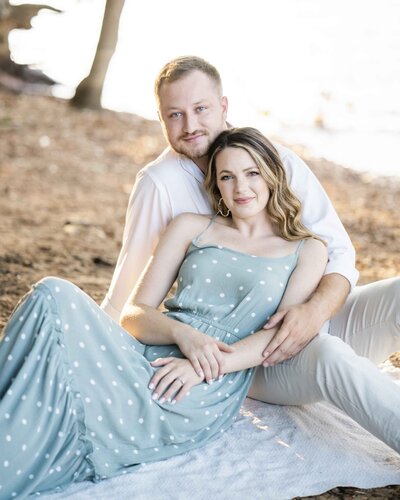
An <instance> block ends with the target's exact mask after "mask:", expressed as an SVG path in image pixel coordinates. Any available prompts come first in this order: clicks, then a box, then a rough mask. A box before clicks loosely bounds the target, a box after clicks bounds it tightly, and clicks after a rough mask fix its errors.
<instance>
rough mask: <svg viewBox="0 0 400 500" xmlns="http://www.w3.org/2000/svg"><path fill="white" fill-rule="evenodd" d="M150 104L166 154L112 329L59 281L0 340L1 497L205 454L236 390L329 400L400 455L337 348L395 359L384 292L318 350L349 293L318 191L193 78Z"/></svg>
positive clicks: (148, 186)
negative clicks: (198, 450)
mask: <svg viewBox="0 0 400 500" xmlns="http://www.w3.org/2000/svg"><path fill="white" fill-rule="evenodd" d="M156 93H157V97H158V105H159V113H160V119H161V122H162V124H163V127H164V131H165V134H166V136H167V138H168V140H169V142H170V144H171V146H172V147H173V148H174V150H176V151H179V153H177V152H174V150H168V151H167V153H166V154H164V155H163V156H162V157H161V158H160V159H158V160H157V161H156V162H155V163H154V164H153V165H151V166H149V167H147V169H144V170H143V171H142V172H141V173H140V174H139V176H138V182H137V184H136V186H135V189H134V192H133V195H132V197H131V200H130V207H129V209H128V222H127V226H126V230H125V239H124V246H123V249H122V251H121V256H120V259H119V261H118V264H117V269H116V272H115V275H114V279H113V283H112V286H111V290H110V293H109V295H108V301H109V304H108V305H107V304H106V305H105V308H106V310H107V311H110V310H111V309H110V308H111V307H112V306H113V307H114V309H115V313H114V314H115V315H117V316H115V317H116V319H118V320H119V322H120V324H121V325H122V327H123V328H122V327H121V326H119V325H118V324H117V323H116V322H115V321H113V320H112V319H111V318H110V317H109V316H108V315H107V314H106V313H105V312H104V311H101V310H100V308H98V306H97V305H96V304H95V303H94V302H93V301H92V300H91V299H90V298H89V297H88V296H87V295H85V294H84V293H83V292H81V291H80V290H79V289H78V288H77V287H75V286H74V285H72V284H71V283H69V282H67V281H64V280H60V279H57V278H46V279H44V280H42V281H41V282H39V283H38V284H37V285H35V286H34V288H33V290H32V291H31V292H30V293H29V294H28V295H27V296H26V297H25V298H24V299H23V301H22V302H21V303H20V304H19V306H18V307H17V308H16V310H15V311H14V313H13V315H12V316H11V318H10V320H9V322H8V324H7V326H6V330H5V337H4V339H3V341H2V343H1V344H0V366H1V367H2V368H1V377H0V397H1V400H0V410H1V420H0V431H1V432H0V434H1V435H2V436H5V441H4V446H3V447H2V449H3V453H2V455H3V457H4V458H3V461H2V463H1V464H0V485H1V486H2V495H5V498H8V497H10V498H12V497H13V496H19V497H24V496H27V495H29V494H31V493H34V492H38V491H39V492H42V491H52V490H57V489H60V488H61V487H64V486H67V485H69V484H71V483H72V482H76V481H83V480H87V479H90V480H93V481H98V480H101V479H103V478H107V477H111V476H114V475H117V474H121V473H124V472H126V471H129V470H132V469H133V468H134V467H135V464H139V463H142V462H147V461H154V460H161V459H164V458H168V457H171V456H173V455H176V454H179V453H183V452H185V451H188V450H190V449H192V448H195V447H198V446H201V445H203V444H205V443H206V442H207V441H208V440H209V439H211V438H213V437H216V436H218V435H219V434H220V433H221V432H224V431H225V430H226V429H227V428H229V426H230V425H231V423H232V422H233V420H234V419H235V416H236V414H237V412H238V410H239V407H240V404H241V403H242V401H243V399H244V398H245V397H246V394H247V393H248V392H249V391H250V395H251V396H252V397H256V398H258V399H261V400H263V401H268V402H272V403H279V404H302V403H308V402H310V401H317V400H320V399H327V400H329V401H331V402H333V403H334V404H336V405H337V406H338V407H340V408H342V409H343V410H345V411H346V412H347V413H348V414H349V415H350V416H352V417H353V418H354V419H355V420H357V421H358V422H359V423H360V424H361V425H363V426H364V427H365V428H367V429H368V430H370V431H371V432H372V433H374V434H375V435H376V436H377V437H379V438H380V439H382V440H384V441H385V442H386V443H387V444H388V445H390V446H392V447H393V448H394V449H395V450H397V451H399V452H400V431H399V429H398V428H399V426H398V416H399V415H398V412H399V410H398V408H399V407H400V406H399V402H400V394H399V390H398V388H397V387H396V386H395V385H394V384H393V383H392V382H391V381H390V380H389V379H387V378H386V377H385V376H384V375H382V374H381V373H380V372H379V370H378V369H377V368H375V367H374V365H373V364H372V363H371V362H370V361H368V360H367V359H366V358H363V357H360V356H358V355H357V354H356V353H355V352H354V351H353V349H352V348H351V347H350V346H349V345H347V343H349V344H351V345H352V347H353V348H354V349H355V351H356V352H357V353H358V354H361V355H363V356H366V355H367V354H369V351H368V349H370V350H371V352H372V353H373V354H374V355H375V361H381V360H382V359H384V358H385V357H386V356H387V355H388V354H389V353H391V352H392V351H393V350H395V349H398V348H399V331H398V324H396V323H395V320H393V322H392V323H391V321H392V319H391V318H392V316H393V317H394V315H395V311H394V307H395V306H394V302H395V300H396V299H395V296H394V288H395V287H397V288H398V283H397V282H396V281H390V280H389V281H388V282H382V283H379V284H375V285H371V286H370V287H369V288H368V287H365V288H367V291H366V292H365V293H366V296H367V299H365V297H364V294H363V292H362V291H359V290H357V289H356V290H354V291H353V292H352V294H351V295H350V297H349V299H347V301H346V303H345V306H344V308H343V309H342V312H340V313H339V314H338V315H336V317H335V318H334V319H333V321H331V325H330V332H329V334H328V333H320V334H319V335H318V336H316V333H317V332H314V331H313V330H314V329H315V325H316V324H317V323H321V324H322V323H323V322H324V321H325V320H326V319H329V318H330V316H332V314H333V312H334V311H336V310H338V309H339V308H340V305H341V303H342V302H343V301H344V299H345V295H346V293H347V292H348V289H349V287H350V285H349V282H351V281H353V279H354V278H355V271H354V269H353V267H352V265H353V264H352V262H353V261H352V257H353V255H352V249H351V246H350V243H349V242H348V238H347V235H346V234H345V233H344V230H343V228H342V226H341V225H340V223H339V221H338V219H337V216H336V215H335V213H334V212H333V209H332V207H331V205H330V203H329V201H328V200H327V198H326V195H324V193H323V191H322V189H321V188H320V187H319V185H318V183H317V181H316V180H315V179H314V178H313V177H312V175H311V174H310V173H309V172H308V171H307V170H306V167H305V166H304V165H303V164H301V163H300V162H299V160H298V159H297V158H296V157H294V156H293V155H292V154H291V153H290V152H288V151H284V150H281V149H279V150H277V149H276V148H275V147H274V146H273V145H272V144H271V143H270V142H269V141H268V140H267V139H266V138H265V137H263V136H262V135H261V134H260V133H259V132H257V131H256V130H254V129H251V128H241V129H229V130H228V129H227V127H226V122H225V120H226V111H227V102H226V99H225V98H224V97H222V91H221V85H220V79H219V76H218V73H217V72H216V70H215V68H213V67H212V66H210V65H209V64H208V63H206V62H205V61H203V60H201V59H199V58H195V57H189V58H179V59H177V60H174V61H172V62H171V63H169V64H168V65H167V66H166V67H165V68H164V69H163V70H162V71H161V73H160V76H159V79H158V80H157V84H156ZM207 153H208V154H207ZM190 158H191V159H190ZM285 160H286V162H289V167H288V164H287V163H285ZM290 162H292V164H291V165H290ZM208 165H209V167H208ZM298 166H299V170H300V172H298V171H297V167H298ZM207 167H208V168H207ZM291 167H294V168H293V170H292V171H291V170H290V169H291ZM303 172H304V175H303ZM204 174H206V179H205V183H204V185H205V189H204V188H203V180H204ZM297 175H299V176H300V177H301V178H303V180H302V179H297V182H298V187H300V189H299V191H300V193H301V188H302V187H303V186H302V183H303V184H304V185H305V186H306V189H307V192H308V194H309V196H315V197H316V200H315V204H316V206H315V207H313V206H312V205H313V203H314V200H313V199H312V200H305V199H303V200H302V201H303V213H302V218H300V215H301V214H300V211H301V206H300V201H299V198H301V196H299V198H298V197H297V195H296V194H295V192H297V189H295V187H296V186H292V187H293V190H292V189H291V188H290V187H289V186H288V182H287V177H288V178H289V179H291V180H292V181H293V179H294V178H296V176H297ZM174 190H176V191H174ZM206 193H207V194H208V196H209V200H210V201H207V199H206ZM178 195H179V196H178ZM188 198H189V199H190V202H189V203H188ZM185 202H187V203H186V204H185ZM180 204H181V205H180ZM166 205H167V206H168V205H169V207H170V210H171V211H172V212H170V213H169V212H168V210H167V208H166ZM161 208H163V210H162V211H161ZM164 208H165V210H164ZM140 211H142V213H141V215H140V217H139V218H138V219H135V217H136V214H137V213H138V212H140ZM182 212H200V213H201V212H204V213H206V214H208V215H195V214H193V213H192V214H188V213H186V214H183V215H180V216H179V217H176V216H177V215H179V213H182ZM210 214H214V215H210ZM307 217H308V218H309V219H310V220H309V221H308V220H307ZM171 218H174V220H173V222H172V223H171V224H169V225H168V228H167V229H166V230H165V231H164V234H163V235H162V237H161V239H160V241H159V244H158V246H157V250H156V252H155V253H154V256H153V257H151V258H150V259H149V262H148V264H147V267H146V270H145V272H144V273H143V274H142V275H141V277H140V279H138V275H136V276H135V275H134V276H133V277H132V279H133V280H134V283H131V284H130V283H127V282H128V281H129V278H130V277H129V278H128V275H130V274H132V272H131V271H130V270H129V265H131V264H129V260H130V259H131V262H132V261H133V266H135V265H143V267H144V264H145V263H146V261H147V257H146V252H147V256H148V257H149V256H150V255H151V253H152V245H153V244H154V243H155V241H156V240H157V239H158V236H159V235H160V233H161V232H163V230H164V226H166V225H167V223H168V222H169V219H171ZM303 222H304V225H303ZM308 222H310V223H308ZM157 228H158V232H157V230H156V229H157ZM146 234H147V235H148V238H147V239H146V240H142V238H143V237H144V235H146ZM136 238H140V239H141V244H140V245H136V244H135V239H136ZM149 240H150V241H149ZM325 242H326V243H327V247H326V246H325V244H324V243H325ZM131 245H133V247H132V246H131ZM146 245H149V246H148V247H146ZM132 248H133V249H134V253H132V252H131V251H130V250H132ZM141 258H142V259H143V260H144V262H143V261H142V262H140V259H141ZM327 260H328V263H327ZM135 261H138V263H137V262H135ZM324 273H325V275H324V276H323V277H322V275H323V274H324ZM175 280H177V285H178V286H177V291H176V294H175V296H174V297H173V298H172V299H169V300H167V301H166V302H165V306H166V308H167V309H168V312H167V313H166V314H163V313H161V312H159V311H158V309H157V308H158V306H159V305H160V303H161V302H162V300H163V299H164V297H165V296H166V294H167V293H168V291H169V289H170V287H171V285H172V283H173V282H174V281H175ZM128 288H130V290H127V289H128ZM124 294H125V297H123V295H124ZM354 296H355V298H353V297H354ZM374 299H375V301H374ZM329 301H330V302H331V304H327V302H329ZM364 302H365V303H366V304H367V306H368V309H367V310H365V309H363V310H362V308H363V303H364ZM119 307H120V308H121V309H120V312H119V311H118V308H119ZM277 310H278V312H277V313H275V311H277ZM379 310H382V316H383V315H384V316H383V317H382V318H379V317H378V316H377V311H379ZM343 311H344V312H343ZM368 314H369V315H370V317H373V323H374V324H372V321H371V323H369V324H368V325H365V324H364V325H363V324H361V323H360V322H361V319H360V318H358V317H357V315H359V316H360V317H362V320H363V321H364V322H366V321H369V316H368ZM304 315H305V316H307V321H308V322H309V323H310V324H311V326H309V327H308V328H307V327H306V326H305V325H304V323H305V321H304V320H302V318H303V317H304ZM347 316H348V318H347ZM268 317H270V320H269V324H268V328H266V329H265V328H263V327H264V325H265V323H266V321H267V318H268ZM354 322H358V326H357V328H356V327H355V326H354ZM297 325H300V326H297ZM320 326H321V325H318V328H317V330H318V329H319V328H320ZM334 327H335V328H336V330H334V329H333V328H334ZM373 327H374V328H373ZM299 330H301V331H300V335H299ZM311 331H312V333H311ZM339 336H342V337H343V340H345V341H346V342H347V343H345V342H343V340H341V339H340V338H338V337H339ZM313 337H314V338H313ZM376 346H378V347H376ZM266 350H267V351H268V352H269V355H268V354H267V353H266V352H265V351H266ZM285 353H286V354H285ZM285 358H289V359H287V360H285V361H283V362H282V360H283V359H285ZM262 363H264V364H265V365H268V366H267V367H262V366H259V365H261V364H262ZM257 366H258V368H257V369H255V368H254V367H257Z"/></svg>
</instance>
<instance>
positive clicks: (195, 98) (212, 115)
mask: <svg viewBox="0 0 400 500" xmlns="http://www.w3.org/2000/svg"><path fill="white" fill-rule="evenodd" d="M227 109H228V102H227V99H226V97H221V96H220V93H219V90H218V88H217V85H216V84H215V83H214V81H213V80H211V78H210V77H209V76H207V75H206V74H205V73H203V72H202V71H197V70H196V71H192V72H190V73H188V74H187V75H185V76H184V77H183V78H181V79H180V80H177V81H175V82H172V83H167V84H164V85H162V86H161V89H160V92H159V118H160V122H161V125H162V128H163V131H164V135H165V137H166V139H167V141H168V142H169V144H170V145H171V147H172V149H174V150H175V151H176V152H177V153H181V154H184V155H186V156H187V157H189V158H191V159H192V160H193V161H195V162H196V160H199V159H200V158H203V157H204V156H205V155H206V154H207V151H208V148H209V147H210V145H211V143H212V142H213V140H214V139H215V138H216V137H217V135H218V134H219V133H220V132H222V130H224V129H226V114H227Z"/></svg>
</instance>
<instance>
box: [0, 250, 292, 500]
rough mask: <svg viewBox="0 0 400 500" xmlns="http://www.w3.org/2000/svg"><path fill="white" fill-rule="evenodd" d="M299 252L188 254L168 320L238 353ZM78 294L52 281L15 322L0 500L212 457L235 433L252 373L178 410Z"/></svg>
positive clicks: (157, 353) (123, 335)
mask: <svg viewBox="0 0 400 500" xmlns="http://www.w3.org/2000/svg"><path fill="white" fill-rule="evenodd" d="M297 255H298V252H297V251H296V252H295V253H293V254H291V255H288V256H286V257H282V258H266V257H256V256H252V255H248V254H244V253H241V252H238V251H235V250H230V249H228V248H224V247H221V246H217V245H207V246H200V245H199V244H198V242H197V240H194V241H193V242H192V244H191V245H190V247H189V249H188V251H187V255H186V258H185V261H184V262H183V264H182V266H181V269H180V272H179V275H178V289H177V293H176V296H175V297H174V298H173V299H170V300H168V301H166V303H165V305H166V308H167V309H168V312H167V313H166V314H168V315H169V316H170V317H172V318H175V319H176V320H177V321H182V322H185V323H188V324H190V325H192V326H193V327H194V328H196V329H198V330H199V331H201V332H204V333H205V334H207V335H210V336H211V337H213V338H216V339H219V340H221V341H224V342H226V343H227V344H232V343H234V342H236V341H237V340H239V339H242V338H244V337H246V336H248V335H251V334H252V333H253V332H255V331H257V330H258V329H260V328H261V327H262V326H263V325H264V324H265V322H266V319H267V318H268V316H269V315H271V314H272V313H273V312H274V311H275V310H276V308H277V306H278V304H279V302H280V300H281V297H282V295H283V292H284V290H285V287H286V284H287V281H288V278H289V276H290V274H291V272H292V271H293V269H294V267H295V265H296V261H297ZM165 356H182V355H181V353H180V351H179V350H178V348H177V347H176V346H175V345H167V346H145V345H143V344H141V343H140V342H138V341H137V340H135V339H134V338H133V337H132V336H131V335H129V334H128V333H127V332H126V331H125V330H123V329H122V328H121V327H120V326H119V325H118V324H117V323H115V322H114V321H113V320H111V319H110V318H109V316H108V315H107V314H106V313H104V312H103V311H102V310H101V309H100V308H99V307H98V306H97V304H96V303H95V302H94V301H93V300H92V299H90V298H89V297H88V296H87V295H86V294H85V293H83V292H82V291H81V290H80V289H79V288H78V287H76V286H75V285H73V284H72V283H70V282H68V281H65V280H62V279H59V278H53V277H49V278H45V279H43V280H42V281H40V282H39V283H37V284H36V285H34V287H33V288H32V290H31V292H30V293H29V294H27V296H26V297H25V298H24V299H23V300H22V301H21V303H20V304H19V305H18V307H17V308H16V310H15V311H14V313H13V315H12V316H11V318H10V320H9V322H8V324H7V325H6V329H5V336H4V338H3V340H2V342H1V343H0V369H1V376H0V439H1V443H0V450H1V462H0V498H1V499H8V498H15V497H18V498H23V497H26V496H28V495H30V494H35V493H37V492H45V491H58V490H60V489H61V488H63V487H65V486H67V485H69V484H71V483H73V482H77V481H83V480H92V481H99V480H101V479H105V478H108V477H111V476H115V475H118V474H124V473H127V472H131V471H133V470H134V469H135V467H137V466H138V464H141V463H145V462H149V461H157V460H162V459H166V458H168V457H171V456H174V455H176V454H180V453H184V452H187V451H189V450H191V449H193V448H197V447H199V446H203V445H204V444H206V443H207V441H209V440H210V439H213V438H216V437H217V436H219V435H220V434H221V433H222V432H225V431H226V430H227V429H229V427H230V426H231V425H232V423H233V421H234V420H235V418H236V415H237V413H238V410H239V408H240V405H241V403H242V401H243V399H244V398H245V396H246V393H247V391H248V389H249V385H250V383H251V380H252V375H253V371H254V370H253V369H248V370H244V371H241V372H235V373H230V374H227V375H225V376H224V377H223V378H222V380H220V381H216V382H214V383H213V384H211V385H208V384H207V383H201V384H199V385H197V386H195V387H194V388H193V389H192V390H191V392H190V394H189V395H188V396H187V397H186V398H185V399H184V400H182V401H181V402H179V403H177V404H175V405H171V404H169V403H168V402H165V403H160V402H159V401H153V400H152V399H151V394H152V391H151V390H150V389H149V388H148V384H149V381H150V378H151V377H152V375H153V373H154V368H152V367H151V366H150V364H149V361H152V360H154V359H156V358H158V357H165Z"/></svg>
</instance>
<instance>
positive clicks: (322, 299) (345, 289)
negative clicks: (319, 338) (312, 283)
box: [308, 273, 350, 323]
mask: <svg viewBox="0 0 400 500" xmlns="http://www.w3.org/2000/svg"><path fill="white" fill-rule="evenodd" d="M349 292H350V283H349V281H348V280H347V279H346V278H345V277H344V276H342V275H341V274H337V273H332V274H326V275H325V276H323V277H322V278H321V281H320V282H319V285H318V287H317V288H316V290H315V292H314V293H313V294H312V296H311V298H310V299H309V301H308V305H310V306H311V307H312V308H313V309H314V310H315V311H316V312H317V314H318V316H319V317H320V318H321V319H322V323H324V322H325V321H327V320H329V319H331V318H332V317H333V316H334V315H335V314H336V313H337V312H338V311H339V310H340V309H341V307H342V306H343V304H344V302H345V301H346V298H347V296H348V294H349Z"/></svg>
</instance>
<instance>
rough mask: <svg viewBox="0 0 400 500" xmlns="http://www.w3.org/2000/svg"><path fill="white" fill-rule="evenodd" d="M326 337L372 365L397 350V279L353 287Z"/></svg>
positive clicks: (399, 338) (399, 286)
mask: <svg viewBox="0 0 400 500" xmlns="http://www.w3.org/2000/svg"><path fill="white" fill-rule="evenodd" d="M329 333H330V334H331V335H334V336H335V337H339V338H341V339H342V340H343V341H344V342H346V344H349V345H350V346H351V347H352V348H353V349H354V351H355V352H356V353H357V354H359V355H360V356H365V357H367V358H368V359H370V360H371V361H373V362H374V363H376V364H378V363H381V362H383V361H385V359H387V357H388V356H390V354H392V353H393V352H394V351H398V350H400V278H391V279H386V280H382V281H377V282H376V283H370V284H369V285H364V286H358V287H356V288H355V289H354V290H353V291H352V292H351V293H350V295H349V297H348V298H347V300H346V302H345V304H344V306H343V307H342V309H341V310H340V312H339V313H338V314H337V315H336V316H335V317H334V318H333V319H332V320H331V323H330V328H329Z"/></svg>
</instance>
